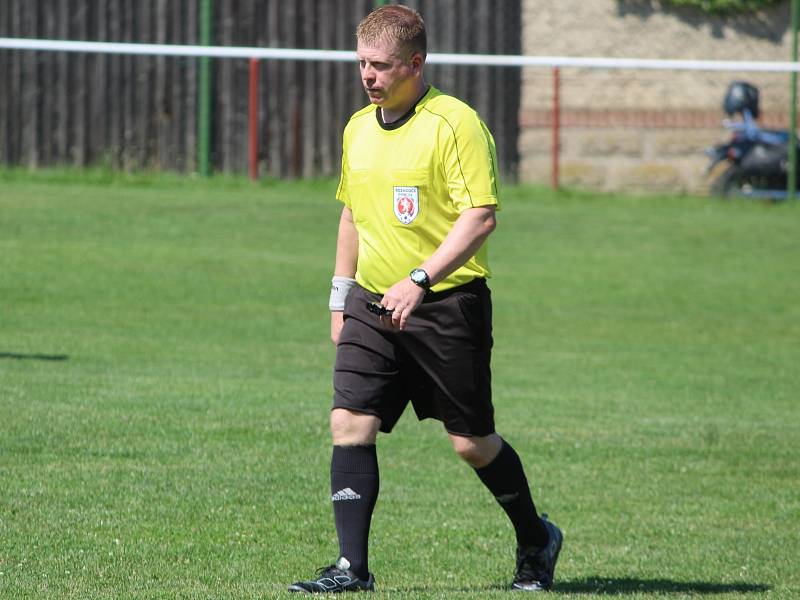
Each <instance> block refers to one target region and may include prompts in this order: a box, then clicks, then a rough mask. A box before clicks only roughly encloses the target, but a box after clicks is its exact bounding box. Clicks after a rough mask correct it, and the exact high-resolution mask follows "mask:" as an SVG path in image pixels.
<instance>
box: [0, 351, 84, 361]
mask: <svg viewBox="0 0 800 600" xmlns="http://www.w3.org/2000/svg"><path fill="white" fill-rule="evenodd" d="M2 358H11V359H13V360H68V359H69V356H67V355H66V354H19V353H17V352H0V359H2Z"/></svg>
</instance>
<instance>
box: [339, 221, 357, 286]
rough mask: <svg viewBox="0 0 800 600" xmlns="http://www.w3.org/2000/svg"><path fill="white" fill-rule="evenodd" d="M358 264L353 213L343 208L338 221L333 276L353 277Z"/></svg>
mask: <svg viewBox="0 0 800 600" xmlns="http://www.w3.org/2000/svg"><path fill="white" fill-rule="evenodd" d="M357 264H358V231H356V226H355V224H354V223H353V213H352V212H350V209H349V208H347V207H345V208H344V209H343V210H342V216H341V218H340V219H339V235H338V237H337V238H336V265H335V266H334V269H333V274H334V275H338V276H340V277H355V275H356V265H357Z"/></svg>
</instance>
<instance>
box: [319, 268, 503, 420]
mask: <svg viewBox="0 0 800 600" xmlns="http://www.w3.org/2000/svg"><path fill="white" fill-rule="evenodd" d="M380 299H381V295H380V294H374V293H372V292H369V291H367V290H365V289H364V288H362V287H360V286H356V287H355V288H353V289H352V290H351V292H350V294H349V295H348V297H347V301H346V303H345V309H344V327H343V328H342V332H341V336H340V338H339V345H338V347H337V349H336V367H335V373H334V380H333V386H334V390H335V391H334V396H333V407H334V408H347V409H350V410H353V411H356V412H362V413H367V414H372V415H375V416H377V417H379V418H380V419H381V431H384V432H387V433H388V432H390V431H391V430H392V428H393V427H394V425H395V423H397V421H398V419H399V418H400V415H402V414H403V411H404V410H405V407H406V405H407V404H408V402H409V401H411V404H412V406H413V407H414V411H415V412H416V414H417V417H418V418H419V419H420V420H422V419H426V418H429V417H432V418H434V419H439V420H440V421H442V422H443V423H444V426H445V429H447V431H449V432H450V433H455V434H459V435H465V436H485V435H489V434H491V433H494V408H493V407H492V388H491V369H490V361H491V351H492V301H491V293H490V292H489V287H488V286H487V285H486V281H485V280H484V279H475V280H474V281H471V282H470V283H467V284H465V285H462V286H459V287H457V288H453V289H450V290H446V291H444V292H437V293H430V294H428V295H427V296H426V297H425V299H424V301H423V302H422V304H420V306H418V307H417V309H416V310H415V311H414V312H413V313H412V314H411V316H410V317H409V318H408V321H407V323H406V329H405V330H403V331H396V330H393V329H390V328H388V327H386V326H384V325H383V324H382V323H381V321H380V319H379V318H378V317H377V316H376V315H374V314H373V313H371V312H369V311H368V310H367V308H366V305H367V302H370V301H379V300H380Z"/></svg>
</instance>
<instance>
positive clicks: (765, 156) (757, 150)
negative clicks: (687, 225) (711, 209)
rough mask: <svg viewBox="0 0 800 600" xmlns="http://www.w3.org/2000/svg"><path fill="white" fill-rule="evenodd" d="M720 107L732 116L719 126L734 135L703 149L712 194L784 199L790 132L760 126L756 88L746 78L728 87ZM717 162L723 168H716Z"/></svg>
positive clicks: (729, 196)
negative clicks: (708, 160) (706, 156)
mask: <svg viewBox="0 0 800 600" xmlns="http://www.w3.org/2000/svg"><path fill="white" fill-rule="evenodd" d="M722 107H723V109H724V110H725V113H726V114H727V115H728V116H729V117H732V118H727V119H724V120H723V121H722V125H723V126H724V127H725V128H726V129H727V130H729V131H731V132H732V134H733V136H732V137H731V139H730V140H729V141H727V142H725V143H722V144H717V145H716V146H712V147H711V148H708V149H707V150H706V155H708V157H709V159H710V163H709V165H708V169H707V173H709V174H711V173H712V172H714V173H715V174H714V176H713V179H712V181H711V186H710V190H711V193H712V194H713V195H715V196H718V197H720V198H733V197H744V198H752V199H765V200H773V201H776V200H783V199H785V198H786V196H787V192H786V187H787V180H788V174H787V165H788V164H789V156H788V155H789V138H790V135H789V131H788V130H773V129H761V127H759V125H758V122H757V121H756V119H757V118H758V115H759V107H758V88H756V87H755V86H753V85H751V84H749V83H747V82H745V81H734V82H732V83H731V84H730V85H729V86H728V90H727V91H726V93H725V98H724V100H723V103H722ZM798 157H800V153H798ZM720 164H723V165H724V167H718V165H720ZM720 168H721V169H722V170H721V171H720Z"/></svg>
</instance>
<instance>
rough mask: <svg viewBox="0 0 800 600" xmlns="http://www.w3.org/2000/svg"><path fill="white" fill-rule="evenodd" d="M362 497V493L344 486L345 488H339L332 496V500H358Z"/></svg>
mask: <svg viewBox="0 0 800 600" xmlns="http://www.w3.org/2000/svg"><path fill="white" fill-rule="evenodd" d="M359 498H361V494H357V493H356V492H354V491H353V490H351V489H350V488H344V489H343V490H339V491H338V492H336V493H335V494H334V495H333V496H331V500H333V501H334V502H337V501H339V500H358V499H359Z"/></svg>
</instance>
